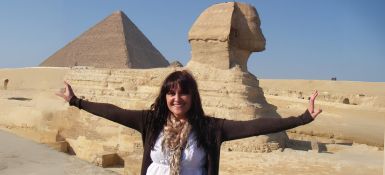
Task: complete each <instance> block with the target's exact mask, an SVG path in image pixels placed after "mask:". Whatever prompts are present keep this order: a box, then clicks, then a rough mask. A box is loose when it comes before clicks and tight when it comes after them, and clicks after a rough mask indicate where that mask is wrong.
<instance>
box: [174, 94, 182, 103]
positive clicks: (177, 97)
mask: <svg viewBox="0 0 385 175" xmlns="http://www.w3.org/2000/svg"><path fill="white" fill-rule="evenodd" d="M180 99H181V94H179V93H176V94H175V100H177V101H179V100H180Z"/></svg>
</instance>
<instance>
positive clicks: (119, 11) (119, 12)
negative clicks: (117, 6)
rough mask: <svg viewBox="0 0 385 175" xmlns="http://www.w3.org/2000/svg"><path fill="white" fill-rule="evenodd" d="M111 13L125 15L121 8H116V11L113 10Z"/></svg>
mask: <svg viewBox="0 0 385 175" xmlns="http://www.w3.org/2000/svg"><path fill="white" fill-rule="evenodd" d="M112 14H116V15H126V14H124V12H123V11H121V10H117V11H115V12H113V13H112Z"/></svg>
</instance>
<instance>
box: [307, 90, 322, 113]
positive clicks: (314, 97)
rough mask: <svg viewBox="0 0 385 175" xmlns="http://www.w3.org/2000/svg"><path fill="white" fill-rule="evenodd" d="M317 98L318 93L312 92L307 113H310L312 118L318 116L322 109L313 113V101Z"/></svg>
mask: <svg viewBox="0 0 385 175" xmlns="http://www.w3.org/2000/svg"><path fill="white" fill-rule="evenodd" d="M317 96H318V91H317V90H315V91H314V92H313V94H312V95H311V97H310V101H309V108H308V110H309V112H310V115H311V116H312V117H313V118H316V117H317V115H318V114H320V113H321V112H322V109H317V110H316V111H314V102H315V99H316V98H317Z"/></svg>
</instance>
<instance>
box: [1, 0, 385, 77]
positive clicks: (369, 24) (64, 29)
mask: <svg viewBox="0 0 385 175" xmlns="http://www.w3.org/2000/svg"><path fill="white" fill-rule="evenodd" d="M218 2H223V1H182V0H179V1H177V0H174V1H169V0H163V1H145V0H142V1H139V0H137V1H134V0H125V1H124V0H92V1H91V0H81V1H79V0H34V1H29V0H24V1H22V0H2V1H0V68H15V67H30V66H37V65H38V64H40V63H41V62H42V61H43V60H45V59H46V58H48V57H49V56H50V55H52V54H53V53H55V52H56V51H57V50H59V49H60V48H62V47H63V46H65V45H66V44H67V43H68V42H70V41H72V40H73V39H75V38H76V37H77V36H79V35H80V34H82V33H83V32H85V31H86V30H87V29H89V28H90V27H92V26H93V25H95V24H97V23H98V22H99V21H101V20H103V19H104V18H105V17H107V16H109V15H110V14H111V13H113V12H114V11H117V10H122V11H123V12H124V13H126V15H127V16H128V17H129V18H130V19H131V21H133V22H134V23H135V24H136V26H138V27H139V29H140V30H141V31H142V32H143V33H144V34H145V35H146V36H147V38H148V39H149V40H150V41H151V42H152V43H153V45H154V46H155V47H156V48H157V49H158V50H159V51H160V52H161V53H162V54H163V55H164V56H165V57H166V59H168V60H169V61H170V62H171V61H174V60H178V61H180V62H181V63H182V64H183V65H186V63H187V62H188V61H189V59H190V56H191V55H190V45H189V43H188V41H187V34H188V31H189V29H190V27H191V26H192V24H193V22H194V21H195V19H196V18H197V17H198V16H199V14H200V13H201V12H202V11H203V10H204V9H206V8H208V7H209V6H210V5H213V4H215V3H218ZM242 2H246V3H249V4H251V5H253V6H255V7H256V9H257V11H258V13H259V16H260V18H261V23H262V24H261V28H262V31H263V33H264V35H265V38H266V40H267V45H266V50H265V51H264V52H260V53H253V54H252V55H251V57H250V59H249V62H248V69H249V71H250V72H251V73H253V74H254V75H256V76H257V77H258V78H274V79H330V78H331V77H334V76H335V77H337V79H338V80H352V81H381V82H385V0H290V1H288V0H254V1H251V0H250V1H242Z"/></svg>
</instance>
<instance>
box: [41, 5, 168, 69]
mask: <svg viewBox="0 0 385 175" xmlns="http://www.w3.org/2000/svg"><path fill="white" fill-rule="evenodd" d="M168 65H169V63H168V61H167V60H166V59H165V58H164V57H163V56H162V54H161V53H160V52H159V51H158V50H157V49H156V48H155V47H154V46H153V45H152V44H151V42H150V41H149V40H148V39H147V38H146V36H145V35H144V34H143V33H142V32H141V31H140V30H139V29H138V28H137V27H136V26H135V24H134V23H132V22H131V20H130V19H128V17H127V16H126V15H125V14H124V13H123V12H122V11H117V12H114V13H113V14H112V15H110V16H108V17H107V18H105V19H104V20H102V21H101V22H99V23H98V24H96V25H95V26H93V27H91V28H90V29H89V30H88V31H86V32H84V33H83V34H81V35H80V36H78V37H77V38H76V39H75V40H73V41H71V42H70V43H68V44H67V45H66V46H64V47H63V48H62V49H60V50H59V51H57V52H56V53H54V54H53V55H52V56H50V57H49V58H47V59H46V60H45V61H43V62H42V63H41V64H40V65H39V66H47V67H71V66H92V67H97V68H155V67H166V66H168Z"/></svg>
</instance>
